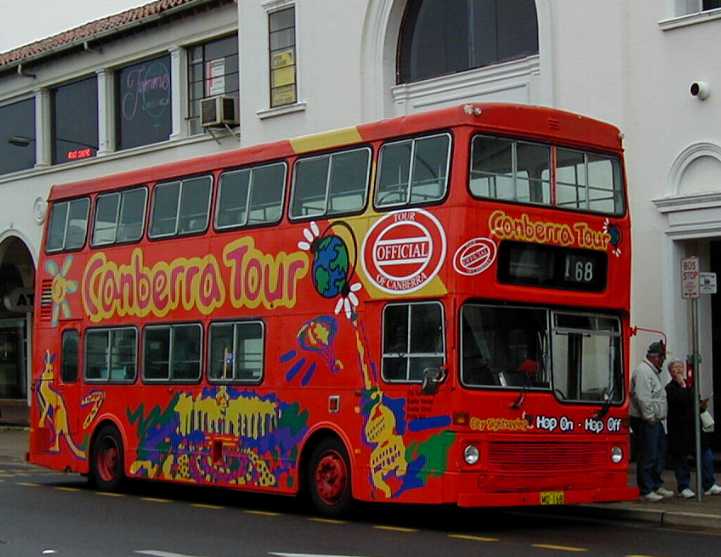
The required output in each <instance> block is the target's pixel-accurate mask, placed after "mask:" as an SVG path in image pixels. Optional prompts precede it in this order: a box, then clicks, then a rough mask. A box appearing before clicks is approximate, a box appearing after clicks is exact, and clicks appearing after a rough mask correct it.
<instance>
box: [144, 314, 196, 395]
mask: <svg viewBox="0 0 721 557" xmlns="http://www.w3.org/2000/svg"><path fill="white" fill-rule="evenodd" d="M190 326H193V327H197V328H199V329H200V350H199V353H198V376H197V377H195V378H192V379H176V378H173V377H171V372H172V363H173V341H174V337H175V333H173V332H172V331H173V330H174V329H176V328H178V327H190ZM160 329H168V330H169V331H170V335H169V341H168V377H167V378H162V379H158V378H148V377H147V376H146V375H145V372H146V369H145V367H146V366H145V364H146V360H145V358H146V355H147V350H146V338H147V337H146V333H147V331H148V330H160ZM204 332H205V330H204V327H203V324H202V323H201V322H199V321H188V322H181V323H153V324H149V325H146V326H144V327H143V331H142V349H143V351H142V354H143V368H142V369H143V370H142V373H141V374H140V376H141V378H142V382H143V383H145V384H149V385H155V384H161V385H167V384H178V385H195V384H198V383H200V382H201V381H202V379H203V372H204V368H205V366H204V365H203V364H204V362H203V359H204V358H203V355H204V354H205V350H204V343H205V335H204Z"/></svg>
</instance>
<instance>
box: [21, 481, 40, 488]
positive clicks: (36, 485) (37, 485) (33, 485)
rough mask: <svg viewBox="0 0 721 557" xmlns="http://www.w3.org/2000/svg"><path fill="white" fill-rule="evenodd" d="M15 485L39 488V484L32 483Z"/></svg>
mask: <svg viewBox="0 0 721 557" xmlns="http://www.w3.org/2000/svg"><path fill="white" fill-rule="evenodd" d="M17 484H18V485H22V486H25V487H40V484H36V483H33V482H17Z"/></svg>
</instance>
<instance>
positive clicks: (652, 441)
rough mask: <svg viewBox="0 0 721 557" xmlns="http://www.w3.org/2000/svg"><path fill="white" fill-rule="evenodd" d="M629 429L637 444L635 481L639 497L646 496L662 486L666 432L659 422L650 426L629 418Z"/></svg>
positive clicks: (639, 419) (642, 421) (640, 420)
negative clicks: (631, 430) (630, 428)
mask: <svg viewBox="0 0 721 557" xmlns="http://www.w3.org/2000/svg"><path fill="white" fill-rule="evenodd" d="M631 427H632V428H633V431H634V433H635V434H636V438H637V442H638V445H637V447H638V462H637V463H636V480H637V481H638V488H639V490H640V491H641V495H646V494H648V493H651V492H652V491H656V490H657V489H658V488H659V487H661V486H662V485H663V479H662V478H661V474H662V473H663V469H664V466H665V464H666V432H665V431H664V429H663V425H662V424H661V422H656V423H653V424H652V423H649V422H646V421H644V420H642V419H641V418H631Z"/></svg>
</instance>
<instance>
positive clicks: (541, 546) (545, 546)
mask: <svg viewBox="0 0 721 557" xmlns="http://www.w3.org/2000/svg"><path fill="white" fill-rule="evenodd" d="M531 547H537V548H538V549H551V550H553V551H568V552H570V553H583V552H584V551H588V549H587V548H585V547H572V546H570V545H551V544H548V543H533V544H531Z"/></svg>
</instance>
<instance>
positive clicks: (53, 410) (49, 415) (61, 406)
mask: <svg viewBox="0 0 721 557" xmlns="http://www.w3.org/2000/svg"><path fill="white" fill-rule="evenodd" d="M39 365H40V370H39V373H37V374H36V378H37V381H36V383H35V385H34V387H35V397H36V399H35V401H36V402H37V411H36V412H34V413H33V416H34V419H37V423H36V424H32V426H33V427H37V428H38V432H39V435H38V436H37V438H38V442H39V443H40V445H42V446H41V447H38V449H40V450H47V451H48V452H50V453H66V452H70V453H71V454H73V455H74V456H76V457H77V458H85V450H84V449H83V448H82V444H83V443H82V441H81V440H80V437H81V436H80V432H81V428H82V426H81V421H82V417H81V414H82V410H81V408H80V394H81V393H80V387H79V385H78V377H79V373H80V333H79V331H78V330H77V329H76V328H73V327H66V328H64V329H63V330H62V332H61V333H60V351H59V352H58V353H54V352H53V351H51V350H45V351H43V352H42V361H41V362H40V363H39Z"/></svg>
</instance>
